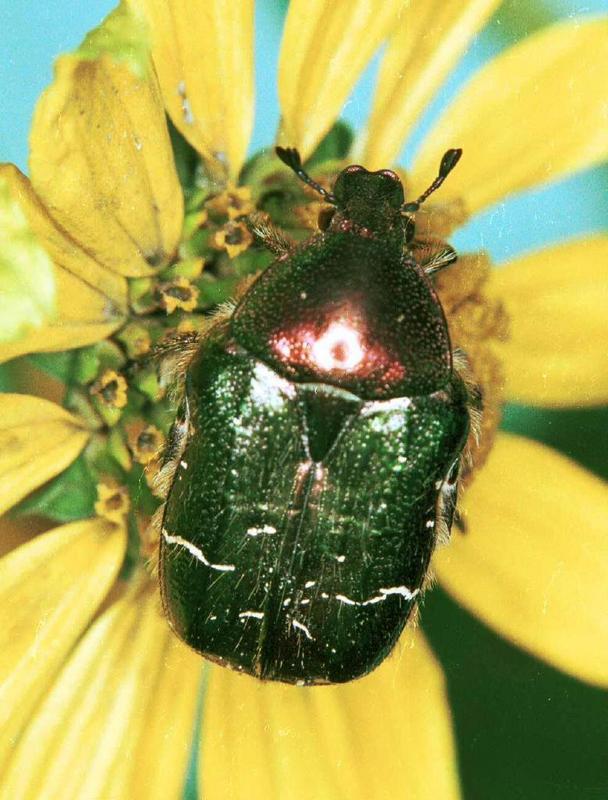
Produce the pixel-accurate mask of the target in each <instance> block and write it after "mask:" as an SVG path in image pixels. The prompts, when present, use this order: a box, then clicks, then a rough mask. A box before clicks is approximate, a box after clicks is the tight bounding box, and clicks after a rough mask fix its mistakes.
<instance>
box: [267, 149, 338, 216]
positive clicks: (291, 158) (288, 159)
mask: <svg viewBox="0 0 608 800" xmlns="http://www.w3.org/2000/svg"><path fill="white" fill-rule="evenodd" d="M275 152H276V154H277V155H278V157H279V158H280V159H281V161H282V162H283V164H286V165H287V166H288V167H289V168H290V169H292V170H293V171H294V172H295V173H296V175H297V176H298V178H299V179H300V180H301V181H303V182H304V183H306V184H308V186H310V187H312V188H313V189H314V190H315V191H317V192H318V193H319V194H320V195H321V197H324V198H325V200H326V201H327V202H328V203H331V204H332V205H334V206H335V205H337V204H338V201H337V199H336V197H335V195H333V194H331V192H328V191H327V190H326V189H324V188H323V187H322V186H321V185H320V184H318V183H317V182H316V181H313V179H312V178H311V177H310V175H309V174H308V173H307V172H306V171H305V170H304V168H303V167H302V159H301V158H300V154H299V153H298V151H297V150H296V149H295V147H275Z"/></svg>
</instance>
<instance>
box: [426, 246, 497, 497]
mask: <svg viewBox="0 0 608 800" xmlns="http://www.w3.org/2000/svg"><path fill="white" fill-rule="evenodd" d="M490 270H491V264H490V260H489V258H488V257H487V256H486V255H485V254H484V253H475V254H471V255H464V256H462V257H460V258H459V259H458V261H457V262H456V264H454V265H453V266H451V267H449V268H447V269H445V270H443V271H442V272H440V273H439V275H438V276H437V278H436V281H435V287H436V289H437V293H438V295H439V299H440V300H441V303H442V305H443V309H444V311H445V314H446V318H447V321H448V328H449V331H450V338H451V341H452V348H453V349H454V350H455V351H456V353H457V358H456V361H457V363H456V367H457V368H458V369H459V370H461V372H462V373H463V377H464V379H465V381H467V382H468V383H469V384H471V385H474V386H475V387H477V389H478V392H479V406H480V408H479V409H475V408H473V409H472V419H473V421H474V422H477V424H473V425H472V430H471V434H470V436H469V441H468V443H467V454H468V463H466V464H465V467H464V475H463V478H464V480H465V482H467V481H470V480H471V478H472V476H473V474H474V473H475V472H476V471H477V470H478V469H479V468H480V467H482V466H483V464H484V463H485V461H486V458H487V456H488V454H489V452H490V450H491V449H492V444H493V442H494V437H495V435H496V431H497V429H498V426H499V424H500V419H501V409H502V405H503V402H504V375H503V369H502V364H501V361H500V359H499V357H498V356H497V354H496V349H495V348H496V345H497V344H498V343H499V342H501V341H505V340H506V339H507V338H508V335H509V320H508V317H507V314H506V312H505V309H504V306H503V304H502V303H501V302H500V300H499V299H496V298H494V297H491V296H490V295H489V293H488V292H487V289H486V284H487V282H488V279H489V277H490ZM460 354H462V356H460ZM459 359H460V362H462V363H460V362H459Z"/></svg>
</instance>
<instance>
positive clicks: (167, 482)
mask: <svg viewBox="0 0 608 800" xmlns="http://www.w3.org/2000/svg"><path fill="white" fill-rule="evenodd" d="M189 434H190V407H189V403H188V397H187V396H185V397H184V402H183V403H182V405H181V407H180V410H179V413H178V416H177V419H176V420H175V422H174V423H173V425H172V426H171V430H170V431H169V438H168V441H167V446H166V448H165V451H164V453H163V456H162V462H161V465H160V468H159V470H158V472H157V473H156V475H155V476H154V479H153V481H152V492H153V494H155V495H156V496H157V497H160V498H161V499H162V500H163V501H164V502H163V503H161V505H160V506H159V507H158V508H157V509H156V511H155V512H154V514H153V515H152V517H151V518H150V522H149V524H148V528H147V530H146V532H145V534H144V537H143V539H144V541H143V543H142V546H143V549H144V550H145V552H146V554H147V555H148V564H149V566H150V568H151V570H152V572H154V573H156V570H157V567H158V545H159V542H160V533H161V528H162V524H163V517H164V516H165V505H166V500H167V497H168V495H169V489H170V488H171V484H172V483H173V478H174V477H175V473H176V472H177V467H178V466H179V462H180V461H181V458H182V456H183V454H184V450H185V449H186V443H187V441H188V437H189Z"/></svg>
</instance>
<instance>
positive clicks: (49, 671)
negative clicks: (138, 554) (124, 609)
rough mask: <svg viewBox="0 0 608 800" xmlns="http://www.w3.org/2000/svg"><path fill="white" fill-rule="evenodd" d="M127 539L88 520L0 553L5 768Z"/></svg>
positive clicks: (0, 747)
mask: <svg viewBox="0 0 608 800" xmlns="http://www.w3.org/2000/svg"><path fill="white" fill-rule="evenodd" d="M125 543H126V536H125V531H124V530H123V529H122V528H118V527H116V526H112V525H109V524H108V523H107V522H105V521H103V520H101V519H93V520H84V521H79V522H73V523H71V524H69V525H63V526H61V527H60V528H55V529H54V530H52V531H49V533H45V534H42V535H40V536H37V537H36V538H35V539H33V540H32V541H30V542H28V543H27V544H24V545H22V546H21V547H19V548H17V549H16V550H13V551H12V552H11V553H9V554H8V555H7V556H5V557H4V558H3V559H2V560H1V561H0V605H1V607H2V611H3V623H2V627H1V628H0V729H1V730H2V736H1V737H0V773H1V774H4V771H3V768H2V766H3V765H4V763H5V760H6V758H7V756H8V755H9V753H10V752H11V750H12V749H13V748H14V746H15V742H16V741H17V739H18V736H19V733H20V731H21V730H22V728H23V726H24V724H25V723H26V721H27V719H28V717H29V715H30V713H31V712H32V709H33V708H34V707H35V705H36V703H37V701H38V700H39V698H40V696H41V694H42V693H43V692H44V690H45V689H46V688H47V686H48V685H49V684H50V683H51V681H52V680H53V678H54V677H55V674H56V672H57V669H58V668H59V666H60V665H61V663H62V661H63V659H64V658H65V657H66V656H67V654H68V652H69V651H70V649H71V647H72V646H73V644H74V642H75V641H76V640H77V639H78V637H79V636H80V634H81V633H82V631H83V629H84V628H85V627H86V625H87V623H88V622H89V620H90V619H91V618H92V616H93V615H94V614H95V611H96V610H97V608H98V606H99V604H100V603H101V601H102V600H103V598H104V596H105V594H106V592H107V591H108V589H109V588H110V586H111V585H112V583H113V581H114V579H115V577H116V575H117V573H118V570H119V568H120V566H121V564H122V560H123V555H124V550H125ZM2 787H3V784H2V782H1V781H0V789H2ZM3 796H6V797H10V796H11V795H10V794H8V795H6V794H4V795H3ZM12 796H13V797H20V796H21V795H19V794H16V795H12ZM39 796H40V797H42V796H43V795H39ZM62 796H65V795H62Z"/></svg>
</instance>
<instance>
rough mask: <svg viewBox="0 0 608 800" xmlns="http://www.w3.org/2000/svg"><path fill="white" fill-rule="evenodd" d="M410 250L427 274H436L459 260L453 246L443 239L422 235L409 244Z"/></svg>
mask: <svg viewBox="0 0 608 800" xmlns="http://www.w3.org/2000/svg"><path fill="white" fill-rule="evenodd" d="M409 250H410V252H411V254H412V256H413V257H414V259H415V260H416V262H417V263H418V264H420V266H421V267H422V268H423V269H424V271H425V272H426V274H427V275H429V276H430V275H436V274H437V273H438V272H439V271H440V270H442V269H445V268H446V267H449V266H450V265H451V264H454V262H455V261H457V260H458V256H457V255H456V251H455V250H454V248H453V247H451V246H450V245H449V244H446V242H444V241H442V240H441V239H434V238H432V237H425V238H423V237H420V238H417V239H414V240H413V241H412V242H410V244H409Z"/></svg>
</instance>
